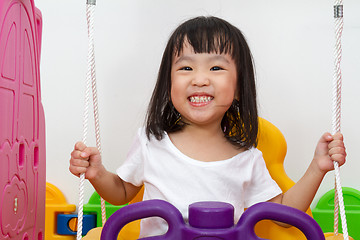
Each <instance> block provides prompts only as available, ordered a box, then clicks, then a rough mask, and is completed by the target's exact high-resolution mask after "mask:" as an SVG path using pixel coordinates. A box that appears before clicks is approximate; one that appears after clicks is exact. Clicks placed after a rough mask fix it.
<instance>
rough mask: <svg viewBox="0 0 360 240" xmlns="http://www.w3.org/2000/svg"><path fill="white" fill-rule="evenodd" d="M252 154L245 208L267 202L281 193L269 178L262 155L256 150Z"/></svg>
mask: <svg viewBox="0 0 360 240" xmlns="http://www.w3.org/2000/svg"><path fill="white" fill-rule="evenodd" d="M253 153H254V158H253V168H252V176H251V181H250V182H249V183H248V184H247V186H246V188H245V196H244V199H245V201H244V205H245V208H248V207H250V206H252V205H254V204H256V203H259V202H265V201H268V200H270V199H272V198H274V197H276V196H277V195H279V194H281V193H282V191H281V189H280V187H279V186H278V185H277V183H276V182H275V181H274V180H273V179H272V178H271V176H270V173H269V171H268V169H267V168H266V164H265V160H264V158H263V156H262V153H261V152H260V151H259V150H257V149H254V151H253Z"/></svg>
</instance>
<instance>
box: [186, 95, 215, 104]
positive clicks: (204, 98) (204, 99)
mask: <svg viewBox="0 0 360 240" xmlns="http://www.w3.org/2000/svg"><path fill="white" fill-rule="evenodd" d="M213 99H214V97H211V96H190V97H189V101H190V102H191V103H208V102H210V101H211V100H213Z"/></svg>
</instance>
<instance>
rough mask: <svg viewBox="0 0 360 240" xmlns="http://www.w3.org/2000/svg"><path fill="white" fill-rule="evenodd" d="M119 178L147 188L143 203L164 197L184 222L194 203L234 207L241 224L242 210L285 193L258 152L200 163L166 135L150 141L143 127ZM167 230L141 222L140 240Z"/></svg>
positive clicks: (155, 223) (160, 224)
mask: <svg viewBox="0 0 360 240" xmlns="http://www.w3.org/2000/svg"><path fill="white" fill-rule="evenodd" d="M117 174H118V175H119V177H120V178H121V179H123V180H124V181H126V182H129V183H131V184H133V185H135V186H141V185H143V184H144V186H145V192H144V197H143V200H149V199H162V200H165V201H168V202H170V203H171V204H173V205H174V206H175V207H176V208H177V209H179V211H180V212H181V213H182V215H183V217H184V219H185V221H187V219H188V206H189V205H190V204H191V203H194V202H199V201H222V202H227V203H230V204H232V205H233V206H234V207H235V219H234V221H235V222H237V221H238V220H239V218H240V216H241V214H242V213H243V212H244V208H248V207H250V206H252V205H254V204H255V203H258V202H264V201H267V200H270V199H271V198H273V197H275V196H277V195H279V194H280V193H281V192H282V191H281V189H280V188H279V186H278V185H277V183H276V182H275V181H274V180H273V179H272V178H271V177H270V174H269V172H268V170H267V168H266V165H265V162H264V159H263V157H262V153H261V152H260V151H259V150H258V149H256V148H251V149H249V150H247V151H244V152H242V153H239V154H238V155H236V156H234V157H232V158H230V159H226V160H222V161H215V162H202V161H198V160H194V159H192V158H190V157H188V156H186V155H184V154H183V153H181V152H180V151H179V150H178V149H177V148H176V147H175V145H173V143H172V142H171V140H170V138H169V136H168V135H167V134H165V136H164V138H163V139H162V140H161V141H158V140H157V139H156V138H155V137H151V140H150V141H149V140H148V138H147V137H146V134H145V129H144V128H141V129H139V131H138V133H137V135H136V137H135V140H134V143H133V145H132V147H131V149H130V151H129V153H128V156H127V159H126V161H125V162H124V163H123V164H122V166H121V167H119V168H118V169H117ZM166 231H167V224H166V222H165V221H164V220H162V219H160V218H148V219H144V220H142V221H141V233H140V237H148V236H154V235H162V234H164V233H165V232H166Z"/></svg>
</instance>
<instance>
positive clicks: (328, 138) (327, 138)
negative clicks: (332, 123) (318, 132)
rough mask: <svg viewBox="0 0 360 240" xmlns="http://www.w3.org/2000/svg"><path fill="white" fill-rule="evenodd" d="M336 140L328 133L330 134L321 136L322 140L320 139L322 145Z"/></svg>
mask: <svg viewBox="0 0 360 240" xmlns="http://www.w3.org/2000/svg"><path fill="white" fill-rule="evenodd" d="M333 140H334V138H333V136H332V135H331V134H330V133H328V132H326V133H324V134H323V135H322V136H321V138H320V141H319V142H320V143H326V144H327V143H329V142H331V141H333Z"/></svg>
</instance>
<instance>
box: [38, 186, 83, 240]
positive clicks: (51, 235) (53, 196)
mask: <svg viewBox="0 0 360 240" xmlns="http://www.w3.org/2000/svg"><path fill="white" fill-rule="evenodd" d="M45 209H46V210H45V221H46V225H45V239H46V240H47V239H49V240H58V239H59V240H70V239H71V240H73V239H74V237H73V236H66V235H58V234H57V231H56V220H57V217H56V216H57V215H58V214H62V213H68V214H71V213H73V212H75V210H76V206H75V205H74V204H68V203H67V201H66V199H65V196H64V194H63V193H62V192H61V191H60V190H59V189H58V188H57V187H56V186H55V185H53V184H51V183H46V207H45Z"/></svg>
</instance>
